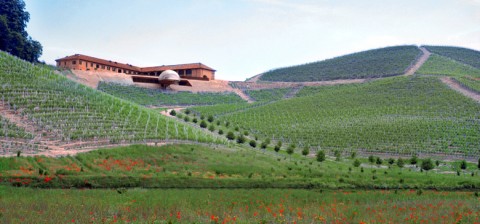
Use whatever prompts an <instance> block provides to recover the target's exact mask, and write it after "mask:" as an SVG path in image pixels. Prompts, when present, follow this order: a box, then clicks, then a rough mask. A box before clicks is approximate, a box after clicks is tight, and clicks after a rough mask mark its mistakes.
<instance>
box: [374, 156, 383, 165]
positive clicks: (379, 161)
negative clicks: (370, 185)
mask: <svg viewBox="0 0 480 224" xmlns="http://www.w3.org/2000/svg"><path fill="white" fill-rule="evenodd" d="M375 163H376V164H377V165H382V163H383V160H382V159H381V158H380V157H377V159H376V160H375Z"/></svg>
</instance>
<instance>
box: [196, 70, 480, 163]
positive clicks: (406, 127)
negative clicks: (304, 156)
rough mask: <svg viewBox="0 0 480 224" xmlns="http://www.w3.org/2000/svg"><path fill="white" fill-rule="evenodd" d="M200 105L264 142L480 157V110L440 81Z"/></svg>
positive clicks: (403, 80)
mask: <svg viewBox="0 0 480 224" xmlns="http://www.w3.org/2000/svg"><path fill="white" fill-rule="evenodd" d="M240 108H243V109H240V110H238V109H233V110H230V111H233V113H232V112H228V113H225V111H229V110H228V108H227V107H211V108H210V107H205V108H204V109H203V108H201V107H200V108H194V110H196V111H199V112H202V113H206V114H217V119H220V120H223V121H228V122H229V123H231V126H239V127H240V128H241V129H245V130H248V131H249V132H250V133H253V134H255V135H258V136H262V137H263V138H265V137H268V138H271V139H276V140H281V141H283V142H291V143H292V142H293V143H296V144H297V145H310V146H315V147H316V148H322V149H328V150H344V151H345V150H346V151H350V150H353V151H357V150H359V151H375V152H394V153H400V154H409V153H419V152H429V153H449V154H452V155H453V154H455V153H462V154H467V155H474V156H478V155H480V151H479V149H480V145H479V142H480V131H479V130H480V122H479V120H478V119H479V116H480V113H479V111H480V105H479V104H477V103H476V102H474V101H472V100H471V99H468V98H466V97H464V96H463V95H461V94H459V93H457V92H455V91H453V90H451V89H449V88H448V87H447V86H446V85H444V84H443V83H442V82H441V81H440V80H438V79H437V78H435V77H395V78H386V79H382V80H377V81H372V82H369V83H365V84H352V85H342V86H330V87H305V88H304V89H302V90H301V91H300V92H299V94H298V97H296V98H292V99H289V100H281V101H277V102H275V103H269V104H265V105H259V106H253V105H252V106H250V107H240Z"/></svg>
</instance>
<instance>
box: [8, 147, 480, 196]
mask: <svg viewBox="0 0 480 224" xmlns="http://www.w3.org/2000/svg"><path fill="white" fill-rule="evenodd" d="M359 160H360V163H361V167H353V159H350V158H347V157H343V156H342V157H341V159H340V160H338V161H337V160H334V159H331V158H327V160H326V161H324V162H317V161H316V160H315V158H313V157H304V156H301V155H299V154H293V155H291V156H290V155H287V154H286V152H285V151H284V150H281V151H280V153H275V152H274V151H273V149H272V148H271V147H268V148H267V149H265V150H252V149H245V148H238V147H233V146H232V147H220V146H218V147H206V146H195V145H166V146H161V147H154V146H143V145H135V146H129V147H121V148H114V149H102V150H98V151H92V152H88V153H83V154H79V155H77V156H67V157H61V158H51V157H43V156H36V157H10V158H0V164H2V165H1V166H0V183H1V184H2V185H7V186H25V187H40V188H70V187H76V188H120V187H144V188H245V189H252V188H300V189H312V188H314V189H339V188H347V189H355V188H359V189H377V188H380V189H391V188H395V189H397V188H398V189H409V188H410V189H411V188H426V189H444V190H455V189H472V188H473V189H477V188H480V179H479V177H478V168H477V167H476V166H475V164H472V163H469V164H468V167H467V169H466V170H460V168H459V166H460V165H459V163H458V162H442V163H441V166H439V167H435V170H434V171H430V172H420V169H419V168H417V167H415V166H406V168H400V167H398V166H396V165H395V163H394V164H393V165H389V164H387V163H386V162H384V164H383V166H377V165H374V164H370V162H368V160H367V159H363V158H359ZM419 164H420V162H419ZM457 170H459V172H460V176H457V173H456V171H457ZM445 172H447V173H445ZM471 173H473V174H474V175H473V176H472V175H471Z"/></svg>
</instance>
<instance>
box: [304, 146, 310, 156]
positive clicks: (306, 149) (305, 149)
mask: <svg viewBox="0 0 480 224" xmlns="http://www.w3.org/2000/svg"><path fill="white" fill-rule="evenodd" d="M308 153H310V149H309V148H308V146H305V148H303V150H302V155H304V156H307V155H308Z"/></svg>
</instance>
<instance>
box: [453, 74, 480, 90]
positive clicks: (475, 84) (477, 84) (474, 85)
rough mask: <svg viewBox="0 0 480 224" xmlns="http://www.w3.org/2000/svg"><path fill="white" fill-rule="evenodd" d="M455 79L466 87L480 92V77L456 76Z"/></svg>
mask: <svg viewBox="0 0 480 224" xmlns="http://www.w3.org/2000/svg"><path fill="white" fill-rule="evenodd" d="M454 79H455V80H457V81H458V82H459V83H460V84H461V85H463V86H464V87H466V88H468V89H470V90H473V91H475V92H477V93H480V79H479V78H477V79H474V78H471V77H455V78H454Z"/></svg>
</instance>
